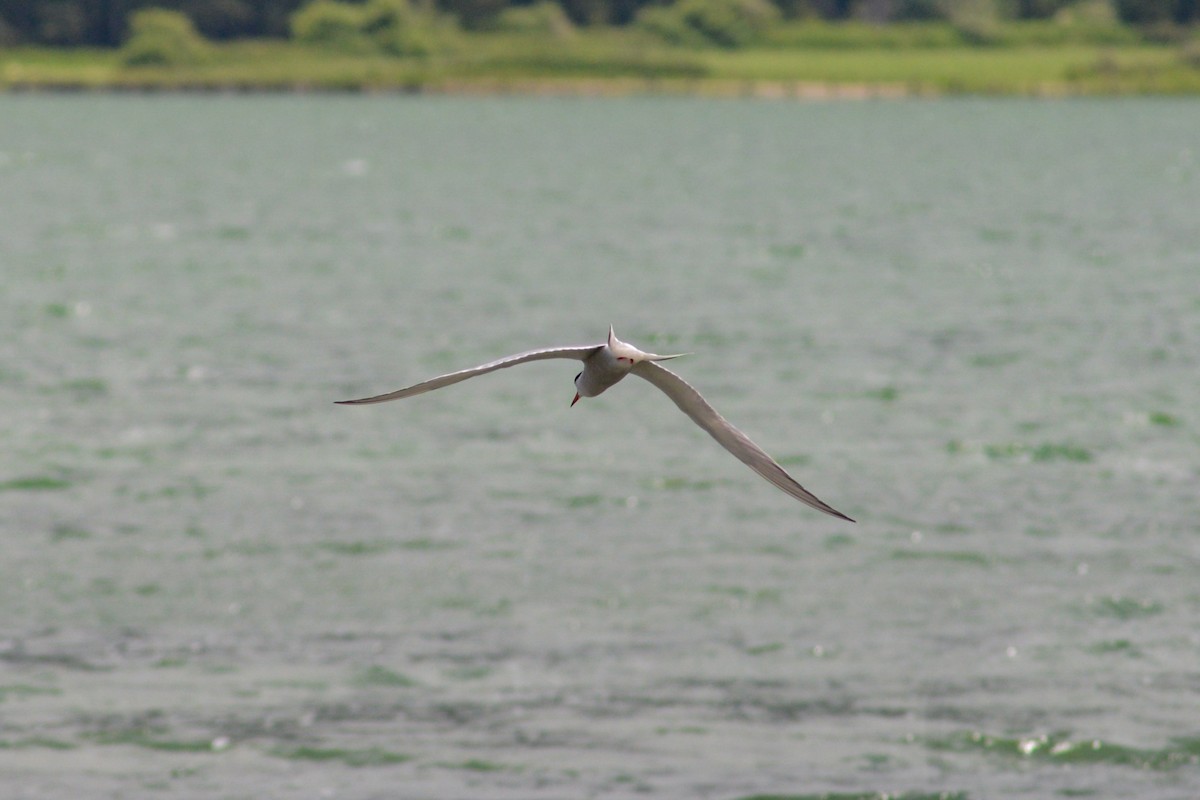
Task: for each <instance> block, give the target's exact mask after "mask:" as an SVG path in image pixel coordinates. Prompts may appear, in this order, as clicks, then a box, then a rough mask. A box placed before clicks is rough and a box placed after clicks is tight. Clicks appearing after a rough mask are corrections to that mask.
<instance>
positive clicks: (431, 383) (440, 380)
mask: <svg viewBox="0 0 1200 800" xmlns="http://www.w3.org/2000/svg"><path fill="white" fill-rule="evenodd" d="M601 347H604V345H602V344H590V345H584V346H582V347H548V348H546V349H544V350H530V351H529V352H527V353H517V354H516V355H513V356H505V357H504V358H500V359H497V360H495V361H489V362H488V363H486V364H480V365H479V366H478V367H471V368H470V369H463V370H459V371H458V372H450V373H447V374H446V375H439V376H437V377H436V378H430V379H429V380H427V381H422V382H421V383H418V384H414V385H412V386H409V387H407V388H404V389H397V390H396V391H394V392H388V393H387V394H380V395H376V396H374V397H364V398H362V399H361V400H338V401H337V402H338V403H339V404H340V405H346V406H360V405H367V404H368V403H386V402H387V401H388V400H400V399H401V398H404V397H412V396H413V395H417V394H424V393H425V392H431V391H433V390H434V389H441V388H442V387H443V386H450V385H451V384H455V383H458V382H459V381H465V380H466V379H467V378H474V377H475V376H476V375H483V374H485V373H488V372H495V371H496V370H498V369H504V368H505V367H515V366H516V365H517V364H524V363H526V362H527V361H542V360H545V359H548V358H574V359H576V360H578V361H582V360H584V359H585V358H587V357H588V356H590V355H591V354H592V353H594V352H596V351H597V350H599V349H600V348H601Z"/></svg>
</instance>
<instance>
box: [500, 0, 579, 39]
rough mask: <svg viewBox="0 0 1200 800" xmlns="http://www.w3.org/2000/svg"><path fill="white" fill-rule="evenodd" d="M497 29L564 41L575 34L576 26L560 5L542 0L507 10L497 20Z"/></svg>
mask: <svg viewBox="0 0 1200 800" xmlns="http://www.w3.org/2000/svg"><path fill="white" fill-rule="evenodd" d="M496 29H497V30H501V31H507V32H510V33H539V34H543V35H547V36H553V37H555V38H559V39H564V38H566V37H569V36H570V35H571V34H573V33H574V32H575V25H574V24H573V23H572V22H571V18H570V17H568V16H567V12H566V11H564V10H563V7H562V6H560V5H559V4H558V3H555V2H552V1H551V0H541V2H538V3H535V4H534V5H531V6H512V7H510V8H506V9H505V10H504V11H502V12H501V13H500V15H499V16H498V17H497V18H496Z"/></svg>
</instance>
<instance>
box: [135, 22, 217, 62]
mask: <svg viewBox="0 0 1200 800" xmlns="http://www.w3.org/2000/svg"><path fill="white" fill-rule="evenodd" d="M129 30H130V36H129V39H128V40H127V41H126V42H125V45H124V46H123V47H122V48H121V62H122V63H124V64H126V65H127V66H147V65H162V66H166V65H172V64H194V63H196V62H197V61H200V60H202V59H203V58H204V56H205V55H207V53H208V42H206V41H205V39H204V37H203V36H201V35H200V34H199V33H197V32H196V27H195V26H194V25H193V24H192V20H191V19H190V18H189V17H188V16H187V15H186V14H181V13H180V12H178V11H168V10H167V9H165V8H144V9H142V10H140V11H137V12H135V13H134V14H133V16H132V17H130V19H129Z"/></svg>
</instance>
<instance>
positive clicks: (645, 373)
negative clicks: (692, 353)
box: [633, 361, 854, 522]
mask: <svg viewBox="0 0 1200 800" xmlns="http://www.w3.org/2000/svg"><path fill="white" fill-rule="evenodd" d="M633 374H634V375H637V376H638V377H639V378H645V379H646V380H648V381H650V383H652V384H654V385H655V386H657V387H658V388H659V389H662V390H663V392H664V393H665V394H666V395H667V397H669V398H671V399H672V400H674V401H675V405H677V406H679V410H680V411H682V412H683V413H685V414H687V415H688V416H689V417H691V418H692V421H693V422H695V423H696V424H697V425H699V426H700V427H701V428H703V429H704V430H706V431H708V433H709V434H710V435H711V436H712V437H713V438H714V439H716V440H717V441H718V442H720V444H721V446H722V447H724V448H725V449H726V450H728V451H729V452H731V453H733V454H734V455H735V456H737V457H738V460H739V461H741V462H742V463H743V464H745V465H746V466H748V467H750V469H752V470H754V471H755V472H757V473H758V474H759V475H761V476H763V477H764V478H766V479H767V480H769V481H770V482H771V483H773V484H775V485H776V486H778V487H779V488H780V489H782V490H783V491H785V492H787V493H788V494H790V495H791V496H792V497H794V498H796V499H797V500H799V501H800V502H801V503H805V504H807V505H810V506H812V507H813V508H815V509H817V510H818V511H824V512H825V513H826V514H830V515H832V516H835V517H839V518H840V519H844V520H849V521H850V522H854V520H852V519H850V517H848V516H846V515H845V514H843V513H842V512H840V511H838V510H837V509H836V508H834V507H833V506H830V505H828V504H826V503H824V502H822V501H821V500H819V499H818V498H817V496H816V495H815V494H813V493H812V492H810V491H808V490H807V489H805V488H804V487H803V486H801V485H800V484H799V483H797V482H796V479H795V478H793V477H792V476H791V475H789V474H788V473H787V471H786V470H785V469H784V468H783V467H781V466H779V464H778V463H777V462H776V461H775V459H773V458H771V457H770V456H769V455H767V454H766V453H765V452H764V451H763V449H762V448H761V447H759V446H758V445H756V444H755V443H754V442H752V441H750V439H749V437H747V436H746V434H744V433H742V432H741V431H739V430H738V429H737V428H735V427H733V426H732V425H730V424H729V422H727V421H726V419H725V418H724V417H722V416H721V415H720V414H718V413H717V410H716V409H715V408H713V407H712V406H710V405H709V404H708V401H706V400H705V399H704V398H703V397H701V396H700V393H699V392H697V391H696V390H695V389H693V388H692V386H691V384H689V383H688V382H687V381H685V380H684V379H683V378H681V377H679V376H678V375H676V374H675V373H674V372H671V370H669V369H667V368H666V367H660V366H659V365H658V364H655V363H654V362H652V361H640V362H638V363H637V364H636V365H635V366H634V368H633Z"/></svg>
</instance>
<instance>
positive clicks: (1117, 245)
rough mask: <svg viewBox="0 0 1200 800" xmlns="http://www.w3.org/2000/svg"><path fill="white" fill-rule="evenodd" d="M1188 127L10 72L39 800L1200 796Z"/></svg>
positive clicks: (5, 518)
mask: <svg viewBox="0 0 1200 800" xmlns="http://www.w3.org/2000/svg"><path fill="white" fill-rule="evenodd" d="M1198 129H1200V105H1197V104H1196V103H1195V102H1191V101H1166V100H1137V101H1100V102H1083V101H1071V102H1043V101H1014V100H1006V101H974V100H972V101H928V102H926V101H912V102H903V103H882V102H881V103H844V104H837V103H834V104H822V103H812V104H790V103H788V104H782V103H781V104H775V103H768V102H752V101H702V100H682V99H675V100H663V99H628V100H604V101H599V100H589V101H584V100H562V99H558V100H546V99H516V98H506V99H449V98H394V97H386V98H383V97H381V98H362V97H354V98H348V97H270V98H260V97H220V96H213V97H171V96H165V97H147V98H140V97H42V96H9V97H0V274H2V275H3V278H4V280H3V281H2V282H0V308H2V309H3V311H4V313H3V314H0V408H3V409H4V424H3V425H2V426H0V610H2V612H3V613H2V616H0V793H2V794H3V795H4V796H5V797H13V798H26V797H28V798H33V797H38V798H45V797H52V798H75V797H83V796H86V797H114V798H116V797H132V796H181V797H222V798H235V797H236V798H240V797H247V798H263V797H297V796H311V795H313V794H317V795H318V796H331V797H351V798H376V797H378V798H383V797H437V798H454V797H463V798H466V797H471V798H561V797H605V798H608V797H613V798H620V797H641V796H658V797H703V798H715V799H718V800H725V799H728V800H734V799H735V798H743V797H752V796H778V797H805V798H808V797H821V796H830V797H875V796H881V795H882V794H884V793H887V794H889V795H890V796H900V797H911V798H931V797H953V798H966V797H969V798H974V799H976V800H979V799H982V798H992V797H1030V798H1044V797H1055V796H1062V797H1081V796H1085V797H1138V798H1151V799H1152V800H1154V799H1158V798H1161V799H1162V800H1167V799H1168V798H1186V797H1193V796H1196V795H1197V794H1200V778H1197V774H1200V773H1198V772H1197V769H1196V765H1197V761H1198V760H1200V748H1198V747H1197V745H1196V742H1197V737H1198V736H1200V723H1198V722H1197V720H1198V719H1200V717H1198V716H1197V713H1196V708H1197V701H1198V700H1200V669H1198V668H1197V664H1198V663H1200V659H1198V657H1200V634H1198V633H1197V626H1196V624H1195V623H1196V619H1197V612H1200V593H1198V592H1197V589H1196V585H1197V584H1196V575H1197V569H1198V567H1200V544H1198V543H1200V522H1198V521H1197V514H1196V511H1197V485H1198V483H1197V478H1198V477H1200V405H1198V404H1197V401H1196V399H1197V397H1200V356H1198V354H1200V255H1198V254H1200V224H1197V219H1198V217H1197V213H1196V210H1197V208H1200V152H1197V139H1196V131H1197V130H1198ZM610 323H611V324H613V325H615V326H616V329H617V332H618V334H619V335H620V336H621V337H622V338H624V339H627V340H629V341H632V342H634V343H635V344H639V345H641V346H643V347H645V348H646V349H652V350H657V351H660V352H676V351H687V352H690V353H693V355H692V356H689V357H688V358H686V359H681V360H679V361H676V362H674V364H673V367H674V368H676V369H677V371H679V372H680V373H681V374H683V375H684V376H685V377H686V378H687V379H688V380H689V381H691V382H692V383H693V384H694V385H696V386H697V387H698V388H700V390H701V391H703V392H704V393H705V394H706V396H707V397H708V398H709V399H710V400H711V401H712V402H713V404H714V405H715V406H716V407H717V408H718V409H719V410H721V412H722V413H723V414H725V416H727V417H728V418H729V419H731V420H732V421H733V422H735V423H736V424H737V425H739V426H740V427H742V428H743V429H744V430H745V431H746V432H747V433H749V434H750V435H751V436H753V437H754V438H755V439H756V440H757V441H759V443H760V444H762V445H763V446H764V447H765V448H766V449H767V450H768V451H770V452H771V453H772V454H774V455H775V456H776V457H778V458H779V459H780V461H781V462H782V463H784V464H785V465H786V466H787V467H788V469H789V470H791V471H793V472H794V474H796V476H797V477H798V478H799V479H800V481H801V482H802V483H804V484H805V485H806V486H807V487H809V488H810V489H812V490H813V491H814V492H816V493H817V494H818V495H819V496H820V497H821V498H822V499H824V500H826V501H828V502H829V503H831V504H832V505H834V506H835V507H837V508H839V509H841V510H843V511H845V512H846V513H848V514H850V515H851V516H853V517H855V518H856V519H858V520H859V523H858V524H857V525H850V524H848V523H844V522H841V521H838V520H836V519H833V518H829V517H825V516H823V515H820V514H818V513H816V512H813V511H811V510H810V509H807V508H805V507H804V506H801V505H800V504H798V503H796V502H795V501H793V500H791V499H789V498H788V497H786V496H785V495H784V494H782V493H781V492H778V491H777V490H775V489H774V488H773V487H771V486H770V485H768V484H767V483H766V482H764V481H762V480H761V479H759V478H758V477H756V476H755V475H753V474H752V473H751V472H749V471H748V470H746V469H745V468H744V467H743V466H742V465H741V464H739V463H738V462H737V461H736V460H735V459H733V458H731V457H730V456H729V455H728V454H727V453H725V452H724V451H722V450H721V449H720V448H719V447H717V446H716V445H715V443H713V442H712V441H711V440H710V439H709V438H708V437H707V436H705V435H704V434H703V433H702V432H701V431H699V430H698V429H696V428H695V427H694V426H693V425H692V424H691V423H690V421H688V420H687V419H686V418H685V417H683V416H682V415H681V414H679V413H678V411H677V410H676V409H675V408H674V406H673V405H672V404H671V403H670V402H669V401H668V400H667V399H666V398H664V397H662V396H661V395H659V394H658V393H657V392H656V391H655V390H654V389H653V387H651V386H649V385H647V384H644V383H641V382H636V381H634V380H632V379H631V380H630V381H626V382H624V383H622V384H621V385H619V386H618V387H615V388H614V389H613V390H611V391H610V392H608V393H606V394H605V395H604V396H602V397H600V398H596V399H594V400H587V401H584V402H581V403H580V404H579V405H577V406H576V407H575V408H568V403H569V402H570V400H571V397H572V394H573V387H572V385H571V382H570V381H571V377H572V376H573V375H574V373H575V372H576V371H577V368H573V365H571V364H569V363H562V362H543V363H539V364H533V365H529V366H525V367H521V368H520V369H518V370H513V371H505V372H500V373H496V374H493V375H489V376H487V377H484V378H480V379H478V380H476V381H472V382H469V383H466V384H462V385H459V386H455V387H452V388H449V389H446V390H444V391H443V392H439V393H436V394H431V395H425V396H422V397H419V398H413V399H411V400H407V401H403V402H400V403H394V404H388V405H381V406H370V407H362V408H344V407H335V406H334V405H333V404H332V401H334V400H338V399H345V398H349V397H359V396H363V395H367V394H375V393H379V392H384V391H388V390H391V389H396V388H399V387H400V386H403V385H406V384H408V383H411V382H414V381H417V380H420V379H422V378H425V377H429V376H430V375H433V374H437V373H439V372H442V371H448V370H451V369H455V368H460V367H466V366H470V365H473V364H476V363H480V362H483V361H485V360H489V359H491V358H495V357H497V356H501V355H505V354H507V353H511V352H516V351H520V350H524V349H529V348H533V347H539V346H544V345H551V344H579V343H588V342H592V341H598V340H600V339H601V338H602V337H603V335H604V334H605V332H606V331H607V326H608V325H609V324H610Z"/></svg>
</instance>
